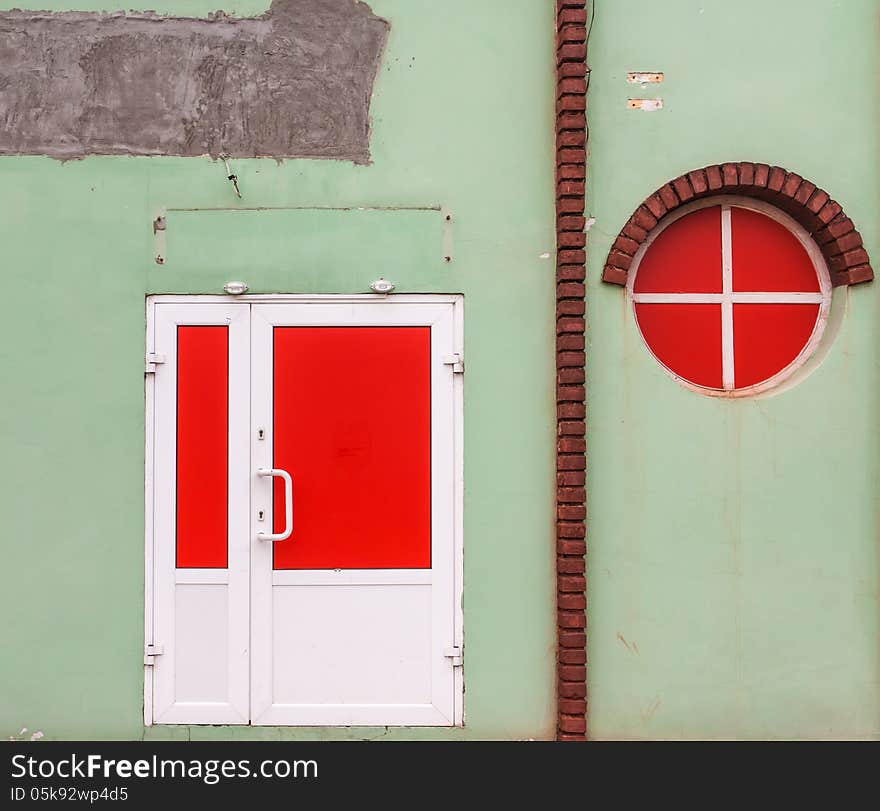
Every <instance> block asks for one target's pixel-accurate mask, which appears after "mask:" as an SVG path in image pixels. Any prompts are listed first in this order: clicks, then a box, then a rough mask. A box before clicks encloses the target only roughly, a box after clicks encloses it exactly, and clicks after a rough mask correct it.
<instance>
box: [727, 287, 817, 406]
mask: <svg viewBox="0 0 880 811" xmlns="http://www.w3.org/2000/svg"><path fill="white" fill-rule="evenodd" d="M818 316H819V305H818V304H734V305H733V352H734V366H735V384H736V388H738V389H742V388H746V387H747V386H754V385H756V384H757V383H761V382H762V381H764V380H767V379H769V378H771V377H773V375H775V374H777V373H778V372H781V371H782V370H783V369H784V368H785V367H786V366H788V365H789V364H790V363H791V362H792V361H793V360H794V359H795V358H796V357H797V356H798V355H799V354H800V353H801V350H802V349H803V348H804V346H805V345H806V344H807V342H808V341H809V340H810V336H811V335H812V334H813V330H814V328H815V326H816V319H817V318H818Z"/></svg>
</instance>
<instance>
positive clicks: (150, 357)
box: [144, 352, 165, 375]
mask: <svg viewBox="0 0 880 811" xmlns="http://www.w3.org/2000/svg"><path fill="white" fill-rule="evenodd" d="M160 363H165V356H164V355H162V354H160V353H158V352H147V362H146V365H145V366H144V374H148V375H152V374H155V373H156V366H158V365H159V364H160Z"/></svg>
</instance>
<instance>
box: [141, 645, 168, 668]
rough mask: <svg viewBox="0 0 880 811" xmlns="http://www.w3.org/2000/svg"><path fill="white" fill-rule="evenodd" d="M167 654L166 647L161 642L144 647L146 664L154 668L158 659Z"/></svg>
mask: <svg viewBox="0 0 880 811" xmlns="http://www.w3.org/2000/svg"><path fill="white" fill-rule="evenodd" d="M163 653H165V646H164V645H163V644H161V643H160V642H153V643H152V644H150V645H144V664H145V665H147V667H152V666H153V665H154V664H156V657H157V656H161V655H162V654H163Z"/></svg>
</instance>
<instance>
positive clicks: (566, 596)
mask: <svg viewBox="0 0 880 811" xmlns="http://www.w3.org/2000/svg"><path fill="white" fill-rule="evenodd" d="M556 14H557V17H556V70H557V93H556V216H557V220H556V223H557V225H556V237H557V238H556V244H557V256H556V409H557V427H558V430H557V446H556V449H557V453H556V479H557V481H556V488H557V489H556V580H557V586H556V621H557V629H558V630H557V634H558V643H557V665H556V668H557V739H558V740H585V739H586V729H587V725H586V712H587V703H586V661H587V657H586V613H585V609H586V580H585V560H584V555H585V553H586V540H585V538H586V525H585V518H586V438H585V416H586V414H585V404H584V399H585V388H584V366H585V360H586V358H585V354H584V327H585V322H584V296H585V288H584V280H585V278H586V271H585V262H586V254H585V237H584V226H585V224H586V221H585V218H584V189H585V185H586V159H587V154H586V139H587V125H586V93H587V79H586V77H587V9H586V2H585V0H556Z"/></svg>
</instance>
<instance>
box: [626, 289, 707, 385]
mask: <svg viewBox="0 0 880 811" xmlns="http://www.w3.org/2000/svg"><path fill="white" fill-rule="evenodd" d="M635 308H636V319H637V320H638V322H639V328H640V329H641V331H642V335H643V336H644V338H645V341H646V342H647V343H648V346H649V347H650V348H651V351H652V352H653V353H654V355H655V356H656V357H657V359H658V360H659V361H660V362H661V363H662V364H663V365H664V366H666V367H667V368H668V369H670V370H672V371H673V372H675V374H677V375H678V376H679V377H683V378H684V379H685V380H689V381H690V382H691V383H695V384H697V385H698V386H705V387H707V388H712V389H720V388H722V385H723V384H722V377H721V305H720V304H636V305H635Z"/></svg>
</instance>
